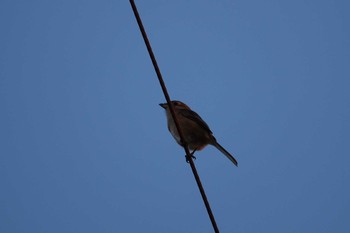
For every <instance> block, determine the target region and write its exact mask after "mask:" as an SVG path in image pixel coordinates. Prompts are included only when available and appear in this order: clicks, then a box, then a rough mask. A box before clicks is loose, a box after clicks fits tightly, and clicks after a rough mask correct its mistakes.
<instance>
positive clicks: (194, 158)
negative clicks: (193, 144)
mask: <svg viewBox="0 0 350 233" xmlns="http://www.w3.org/2000/svg"><path fill="white" fill-rule="evenodd" d="M190 156H191V158H192V159H193V160H196V159H197V158H196V156H194V155H192V154H190ZM185 158H186V163H189V162H190V158H189V156H187V155H185Z"/></svg>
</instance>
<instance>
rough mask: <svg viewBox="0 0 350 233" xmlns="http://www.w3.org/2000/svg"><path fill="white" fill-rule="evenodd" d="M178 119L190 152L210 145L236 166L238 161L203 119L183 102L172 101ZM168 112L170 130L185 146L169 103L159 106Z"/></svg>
mask: <svg viewBox="0 0 350 233" xmlns="http://www.w3.org/2000/svg"><path fill="white" fill-rule="evenodd" d="M171 103H172V105H173V108H174V112H175V115H176V118H177V120H178V122H179V124H180V127H181V131H182V133H183V137H184V140H185V141H186V143H187V145H188V148H189V150H191V151H192V154H191V155H193V153H194V152H195V151H197V150H202V149H203V148H204V147H205V146H207V145H208V144H210V145H213V146H215V147H216V148H217V149H218V150H220V151H221V152H222V153H223V154H224V155H226V157H227V158H228V159H229V160H231V162H232V163H234V164H235V165H236V166H237V165H238V163H237V160H236V159H235V158H234V157H233V156H232V155H231V154H230V153H229V152H228V151H227V150H225V149H224V148H223V147H222V146H221V145H220V144H219V143H218V142H217V141H216V139H215V137H214V136H213V133H212V132H211V130H210V128H209V126H208V125H207V123H205V121H203V120H202V118H201V117H200V116H199V115H198V114H197V113H196V112H194V111H192V110H191V109H190V108H189V107H188V106H187V105H186V104H184V103H182V102H181V101H171ZM159 105H160V106H161V107H162V108H164V109H165V111H166V117H167V121H168V129H169V131H170V133H171V134H172V135H173V137H174V138H175V140H176V142H177V143H178V144H179V145H180V146H183V143H182V142H181V139H180V136H179V133H178V132H177V129H176V126H175V122H174V120H173V118H172V116H171V113H170V108H169V106H168V104H167V103H163V104H159Z"/></svg>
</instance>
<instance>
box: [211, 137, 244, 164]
mask: <svg viewBox="0 0 350 233" xmlns="http://www.w3.org/2000/svg"><path fill="white" fill-rule="evenodd" d="M212 145H213V146H215V147H216V148H218V150H219V151H221V152H222V153H223V154H224V155H226V157H227V158H228V159H229V160H231V162H232V163H234V165H236V166H237V167H238V163H237V160H236V159H235V158H234V157H233V156H232V155H231V154H230V153H229V152H228V151H227V150H225V148H223V147H222V146H221V145H220V144H219V143H218V142H217V141H216V140H215V142H214V143H212Z"/></svg>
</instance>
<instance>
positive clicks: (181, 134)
mask: <svg viewBox="0 0 350 233" xmlns="http://www.w3.org/2000/svg"><path fill="white" fill-rule="evenodd" d="M130 4H131V7H132V10H133V12H134V15H135V17H136V21H137V24H138V25H139V28H140V31H141V34H142V37H143V40H144V41H145V44H146V47H147V50H148V53H149V55H150V57H151V60H152V63H153V66H154V69H155V71H156V73H157V77H158V81H159V84H160V86H161V88H162V90H163V93H164V96H165V99H166V101H167V103H168V106H169V109H170V113H171V115H172V117H173V119H174V122H175V126H176V129H177V131H178V133H179V136H180V138H181V142H182V143H183V147H184V149H185V152H186V159H187V160H188V161H189V164H190V166H191V168H192V172H193V175H194V177H195V179H196V182H197V185H198V188H199V191H200V193H201V195H202V199H203V201H204V204H205V207H206V209H207V212H208V215H209V218H210V221H211V223H212V226H213V228H214V231H215V232H216V233H219V228H218V226H217V224H216V221H215V218H214V215H213V212H212V211H211V208H210V204H209V202H208V198H207V195H206V194H205V191H204V188H203V185H202V182H201V180H200V178H199V175H198V172H197V169H196V167H195V165H194V162H193V159H192V156H191V153H190V151H189V149H188V145H187V143H186V141H185V140H183V138H184V137H183V133H182V130H181V127H180V124H179V122H178V120H177V118H176V115H175V112H174V108H173V105H172V103H171V100H170V97H169V94H168V91H167V88H166V86H165V83H164V81H163V77H162V74H161V72H160V69H159V67H158V63H157V61H156V58H155V56H154V53H153V51H152V47H151V44H150V42H149V40H148V37H147V34H146V31H145V28H144V27H143V24H142V21H141V18H140V15H139V13H138V11H137V8H136V5H135V2H134V1H133V0H130Z"/></svg>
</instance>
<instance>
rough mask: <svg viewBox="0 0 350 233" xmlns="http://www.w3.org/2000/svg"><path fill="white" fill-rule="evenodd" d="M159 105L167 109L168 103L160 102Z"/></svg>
mask: <svg viewBox="0 0 350 233" xmlns="http://www.w3.org/2000/svg"><path fill="white" fill-rule="evenodd" d="M159 106H161V107H162V108H164V109H166V107H167V106H168V104H166V103H164V104H159Z"/></svg>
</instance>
